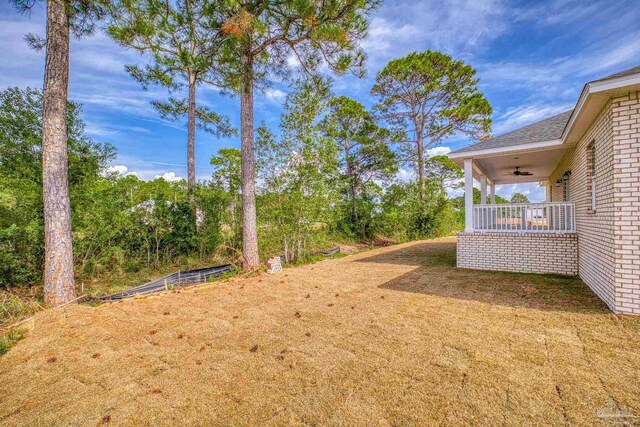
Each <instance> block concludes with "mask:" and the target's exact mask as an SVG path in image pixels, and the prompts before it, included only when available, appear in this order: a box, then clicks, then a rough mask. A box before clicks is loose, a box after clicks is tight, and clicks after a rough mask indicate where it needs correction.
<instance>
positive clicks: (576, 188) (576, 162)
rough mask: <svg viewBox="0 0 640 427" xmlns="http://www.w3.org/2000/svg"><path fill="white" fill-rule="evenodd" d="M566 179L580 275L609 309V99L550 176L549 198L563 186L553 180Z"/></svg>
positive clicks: (556, 198)
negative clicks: (591, 165)
mask: <svg viewBox="0 0 640 427" xmlns="http://www.w3.org/2000/svg"><path fill="white" fill-rule="evenodd" d="M592 141H595V143H594V145H595V158H596V164H595V175H596V180H595V185H596V210H595V212H593V211H591V187H590V184H589V177H588V173H587V161H588V150H587V146H588V145H589V143H591V142H592ZM568 171H571V177H570V178H569V198H570V200H571V201H572V202H574V203H575V205H576V213H575V215H576V231H577V234H578V253H579V256H578V271H579V275H580V278H581V279H582V280H583V281H584V282H585V283H586V284H587V285H588V286H589V287H590V288H591V289H592V290H593V292H594V293H595V294H596V295H598V296H599V297H600V298H601V299H602V300H603V301H604V302H605V303H606V304H607V305H608V306H609V308H611V309H612V310H615V297H614V287H615V284H614V271H615V260H614V239H613V221H614V204H613V192H614V189H613V181H614V180H613V129H612V118H611V102H609V103H607V104H606V105H605V106H604V108H603V109H602V111H601V112H600V113H599V114H598V116H597V117H596V119H595V120H594V122H593V124H592V125H591V127H590V128H589V129H588V130H587V132H586V133H585V134H584V136H583V137H582V139H581V140H580V141H579V142H578V143H577V144H576V145H575V147H573V148H570V149H568V150H567V151H566V152H565V154H564V156H563V157H562V159H560V162H558V164H557V165H556V167H555V169H554V171H553V172H552V173H551V175H550V176H549V184H550V188H551V199H552V201H554V202H559V201H563V191H562V190H563V186H562V185H561V186H560V187H556V186H555V185H554V183H555V182H556V181H557V180H562V176H563V175H564V174H565V172H568Z"/></svg>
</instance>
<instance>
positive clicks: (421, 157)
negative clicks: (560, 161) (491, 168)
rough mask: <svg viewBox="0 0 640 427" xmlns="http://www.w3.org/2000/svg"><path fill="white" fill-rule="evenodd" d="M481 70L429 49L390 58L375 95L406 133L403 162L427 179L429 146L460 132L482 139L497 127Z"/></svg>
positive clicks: (385, 114) (380, 110)
mask: <svg viewBox="0 0 640 427" xmlns="http://www.w3.org/2000/svg"><path fill="white" fill-rule="evenodd" d="M475 75H476V70H475V69H473V67H471V66H470V65H468V64H465V63H464V62H462V61H459V60H455V59H453V58H452V57H450V56H449V55H447V54H444V53H441V52H433V51H430V50H427V51H425V52H413V53H410V54H409V55H407V56H405V57H403V58H399V59H395V60H392V61H390V62H389V63H388V64H387V65H386V66H385V67H384V68H383V69H382V70H380V71H379V72H378V74H377V75H376V82H375V85H374V86H373V88H372V89H371V94H372V95H373V96H375V97H376V98H377V100H378V102H377V104H376V106H375V109H376V111H377V113H378V114H379V115H380V117H381V118H382V119H383V120H384V121H386V122H387V123H388V124H389V126H391V127H392V128H394V129H396V130H398V131H404V132H405V133H406V134H407V135H408V138H407V140H405V141H404V143H403V144H402V146H401V149H402V151H401V156H402V157H401V158H402V160H404V161H406V162H409V163H410V164H412V165H414V167H415V169H416V177H417V179H418V181H419V182H420V181H422V180H424V178H425V166H424V165H425V159H426V149H427V148H429V147H432V146H434V145H436V144H438V143H440V142H441V141H442V140H443V139H444V138H446V137H448V136H451V135H452V134H454V133H462V134H465V135H469V136H471V137H472V138H479V137H482V136H483V135H486V134H488V133H489V132H490V130H491V118H490V116H491V113H492V109H491V105H490V104H489V102H488V101H487V100H486V99H485V97H484V95H483V94H482V93H481V92H480V90H479V89H478V79H477V78H476V77H475Z"/></svg>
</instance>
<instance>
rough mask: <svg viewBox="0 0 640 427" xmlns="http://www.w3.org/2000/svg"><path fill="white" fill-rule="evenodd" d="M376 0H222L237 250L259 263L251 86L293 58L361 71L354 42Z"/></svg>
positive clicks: (282, 72)
mask: <svg viewBox="0 0 640 427" xmlns="http://www.w3.org/2000/svg"><path fill="white" fill-rule="evenodd" d="M377 4H378V1H377V0H332V1H327V2H316V1H312V0H297V1H290V0H287V1H273V0H267V1H262V0H246V1H238V2H235V1H234V2H228V3H226V4H225V7H224V9H223V10H222V11H221V12H222V18H221V19H220V20H221V21H223V22H224V23H223V24H222V27H221V28H222V32H223V33H224V34H226V35H228V36H229V37H230V38H231V40H230V42H229V43H227V44H226V47H225V55H226V58H227V64H229V65H227V70H226V72H227V78H226V82H227V83H228V86H229V87H230V88H231V89H232V90H233V91H234V92H236V93H239V94H240V103H241V145H242V206H243V211H242V213H243V256H244V261H245V266H246V267H247V268H250V269H253V268H256V267H257V266H258V264H259V256H258V234H257V225H256V199H255V165H254V105H253V101H254V89H255V87H256V85H258V86H260V85H263V84H265V83H267V82H268V80H269V78H270V77H273V76H280V77H282V76H286V75H287V74H289V72H290V68H291V67H290V65H289V64H290V63H291V62H297V63H298V65H299V68H300V69H302V70H303V71H304V72H306V73H308V74H315V73H316V72H317V70H318V68H319V66H320V65H321V64H323V63H324V64H326V66H328V67H329V68H330V69H332V70H334V71H335V72H338V73H343V72H345V71H347V70H350V69H352V70H356V71H357V72H360V73H361V72H362V66H363V61H364V53H363V51H362V50H361V49H360V48H359V46H358V42H359V41H360V40H362V39H363V38H364V37H365V35H366V31H367V27H368V22H367V16H368V14H369V13H370V12H371V11H372V10H373V9H374V7H375V6H377Z"/></svg>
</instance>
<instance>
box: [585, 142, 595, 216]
mask: <svg viewBox="0 0 640 427" xmlns="http://www.w3.org/2000/svg"><path fill="white" fill-rule="evenodd" d="M587 185H588V186H589V196H590V197H591V207H590V209H589V210H590V211H591V212H595V211H596V141H595V140H594V141H591V142H590V143H589V145H587Z"/></svg>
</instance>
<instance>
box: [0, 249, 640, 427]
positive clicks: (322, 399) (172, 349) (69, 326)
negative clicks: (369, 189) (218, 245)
mask: <svg viewBox="0 0 640 427" xmlns="http://www.w3.org/2000/svg"><path fill="white" fill-rule="evenodd" d="M454 265H455V242H454V239H440V240H432V241H423V242H414V243H409V244H405V245H398V246H393V247H388V248H384V249H378V250H374V251H371V252H366V253H361V254H358V255H353V256H348V257H344V258H339V259H332V260H326V261H323V262H320V263H318V264H314V265H307V266H302V267H298V268H292V269H287V270H285V272H283V273H281V274H278V275H272V276H269V275H266V274H262V275H259V276H257V277H253V278H244V279H230V280H227V281H225V282H223V283H221V284H210V285H205V286H202V287H197V288H193V289H190V290H183V291H181V292H179V293H173V294H165V295H159V296H155V297H150V298H145V299H138V300H130V301H126V302H122V303H115V304H109V305H103V306H100V307H96V308H92V307H88V306H78V305H76V306H70V307H68V308H64V309H60V310H49V311H45V312H42V313H40V314H38V316H37V317H36V319H35V322H34V323H33V324H32V326H31V330H30V332H29V333H28V335H27V337H26V338H25V339H23V340H22V341H20V342H18V343H17V344H16V345H15V347H13V348H12V349H11V350H10V351H9V353H7V354H6V355H5V356H4V357H2V358H0V424H2V425H24V426H26V425H28V426H40V425H42V426H50V425H88V426H92V425H136V426H140V425H171V426H174V425H232V426H240V425H261V426H263V425H264V426H280V425H343V426H347V425H356V426H378V425H382V426H385V425H393V426H409V425H421V426H424V425H451V426H461V425H474V426H479V425H487V426H489V425H491V426H495V425H508V426H521V425H607V424H616V423H617V425H620V423H627V424H634V423H637V422H638V420H640V418H634V415H639V416H640V317H635V318H634V317H623V316H615V315H612V314H610V313H609V312H608V310H607V309H606V307H605V306H604V305H603V304H602V303H601V302H600V301H599V300H598V299H597V298H596V297H595V296H594V295H593V294H592V293H591V292H590V291H589V289H588V288H587V287H586V286H585V285H584V284H583V283H582V282H580V281H579V280H576V279H567V278H562V277H553V276H537V275H522V274H520V275H518V274H507V273H497V272H495V273H494V272H478V271H470V270H461V269H456V268H454Z"/></svg>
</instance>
